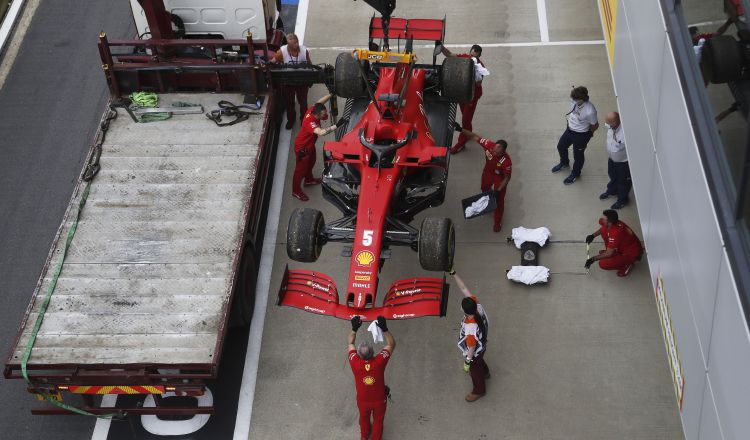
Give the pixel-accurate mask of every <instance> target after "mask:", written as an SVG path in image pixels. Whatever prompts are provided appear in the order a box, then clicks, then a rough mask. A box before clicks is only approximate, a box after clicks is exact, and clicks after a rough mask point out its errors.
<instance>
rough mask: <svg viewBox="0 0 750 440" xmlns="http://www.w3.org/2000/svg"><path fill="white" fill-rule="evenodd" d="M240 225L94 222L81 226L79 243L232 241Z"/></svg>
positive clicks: (225, 222)
mask: <svg viewBox="0 0 750 440" xmlns="http://www.w3.org/2000/svg"><path fill="white" fill-rule="evenodd" d="M239 227H240V226H239V224H238V223H237V222H236V221H214V222H201V223H196V222H175V221H163V222H142V221H128V222H124V221H123V222H94V221H85V222H80V223H79V224H78V229H79V231H78V232H76V236H75V240H76V241H78V242H79V243H82V242H87V241H95V240H106V241H113V240H152V241H168V240H190V239H192V240H195V239H200V238H204V237H214V238H215V239H217V240H227V241H231V240H233V239H235V238H236V237H237V229H238V228H239Z"/></svg>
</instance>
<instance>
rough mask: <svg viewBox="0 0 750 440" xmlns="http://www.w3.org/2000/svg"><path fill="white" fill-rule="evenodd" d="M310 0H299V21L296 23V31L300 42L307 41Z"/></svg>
mask: <svg viewBox="0 0 750 440" xmlns="http://www.w3.org/2000/svg"><path fill="white" fill-rule="evenodd" d="M309 5H310V0H299V4H298V5H297V22H296V23H295V24H294V33H295V34H297V39H298V40H299V44H304V43H305V28H307V7H308V6H309Z"/></svg>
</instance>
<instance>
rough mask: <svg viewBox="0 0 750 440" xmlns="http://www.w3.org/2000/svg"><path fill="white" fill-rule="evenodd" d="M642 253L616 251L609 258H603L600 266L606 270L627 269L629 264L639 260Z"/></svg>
mask: <svg viewBox="0 0 750 440" xmlns="http://www.w3.org/2000/svg"><path fill="white" fill-rule="evenodd" d="M639 256H640V254H633V253H627V254H619V253H615V255H612V256H611V257H609V258H602V259H601V260H599V267H601V268H602V269H604V270H625V268H627V267H628V266H630V265H631V264H633V263H635V262H636V260H638V257H639Z"/></svg>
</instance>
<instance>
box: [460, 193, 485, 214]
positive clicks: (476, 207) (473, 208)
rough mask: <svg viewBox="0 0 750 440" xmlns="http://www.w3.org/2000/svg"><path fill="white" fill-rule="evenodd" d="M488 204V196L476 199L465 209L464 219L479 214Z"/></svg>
mask: <svg viewBox="0 0 750 440" xmlns="http://www.w3.org/2000/svg"><path fill="white" fill-rule="evenodd" d="M489 204H490V196H482V197H480V198H479V199H477V200H476V201H475V202H474V203H472V204H471V205H469V206H467V207H466V212H465V214H466V215H465V217H466V218H469V217H471V216H473V215H475V214H479V213H480V212H482V211H484V210H485V208H487V205H489Z"/></svg>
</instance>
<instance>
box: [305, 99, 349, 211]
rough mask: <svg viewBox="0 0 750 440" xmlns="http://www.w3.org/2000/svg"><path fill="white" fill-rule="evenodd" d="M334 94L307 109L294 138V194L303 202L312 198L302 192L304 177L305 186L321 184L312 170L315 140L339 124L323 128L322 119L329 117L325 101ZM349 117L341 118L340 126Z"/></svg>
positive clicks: (346, 122)
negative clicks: (295, 161) (295, 160)
mask: <svg viewBox="0 0 750 440" xmlns="http://www.w3.org/2000/svg"><path fill="white" fill-rule="evenodd" d="M332 96H333V95H332V94H328V95H326V96H324V97H322V98H320V99H319V100H318V102H316V103H315V104H314V105H313V106H312V107H310V109H308V110H307V112H306V113H305V116H304V117H303V118H302V128H300V130H299V133H297V137H296V138H295V139H294V155H295V157H296V158H297V163H296V165H295V167H294V175H293V176H292V195H293V196H294V197H296V198H298V199H300V200H302V201H303V202H306V201H308V200H310V198H309V197H308V196H307V194H305V193H304V192H302V180H303V179H304V183H305V186H310V185H319V184H320V183H321V181H322V180H321V179H319V178H316V177H313V174H312V170H313V167H314V166H315V156H316V155H315V141H317V140H318V136H325V135H327V134H329V133H331V132H333V131H334V130H336V127H337V125H336V124H332V125H331V126H330V127H328V128H321V127H320V121H325V120H327V119H328V110H326V106H325V103H326V102H328V101H329V100H330V99H331V97H332ZM348 123H349V121H348V120H347V119H344V118H342V119H339V123H338V126H339V127H340V126H343V125H346V124H348Z"/></svg>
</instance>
